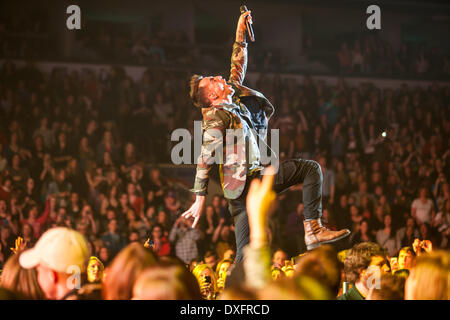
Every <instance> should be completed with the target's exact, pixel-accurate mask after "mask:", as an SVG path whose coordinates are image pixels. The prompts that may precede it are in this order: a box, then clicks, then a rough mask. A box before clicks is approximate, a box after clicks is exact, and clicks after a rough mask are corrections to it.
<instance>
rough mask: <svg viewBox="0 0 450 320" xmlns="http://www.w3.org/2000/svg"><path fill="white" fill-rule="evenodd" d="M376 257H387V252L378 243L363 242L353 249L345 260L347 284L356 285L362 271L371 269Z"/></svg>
mask: <svg viewBox="0 0 450 320" xmlns="http://www.w3.org/2000/svg"><path fill="white" fill-rule="evenodd" d="M375 256H383V257H384V256H385V250H384V249H383V248H382V247H381V246H380V245H379V244H377V243H374V242H362V243H359V244H356V245H355V246H354V247H353V248H351V249H350V250H349V251H348V253H347V256H346V257H345V260H344V271H345V278H346V280H347V282H351V283H356V282H357V281H358V280H359V276H360V273H361V271H362V270H364V269H367V268H368V267H369V265H370V262H371V261H372V258H373V257H375Z"/></svg>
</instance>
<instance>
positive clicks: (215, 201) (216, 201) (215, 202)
mask: <svg viewBox="0 0 450 320" xmlns="http://www.w3.org/2000/svg"><path fill="white" fill-rule="evenodd" d="M212 206H213V207H214V208H218V207H220V197H219V196H214V198H213V201H212Z"/></svg>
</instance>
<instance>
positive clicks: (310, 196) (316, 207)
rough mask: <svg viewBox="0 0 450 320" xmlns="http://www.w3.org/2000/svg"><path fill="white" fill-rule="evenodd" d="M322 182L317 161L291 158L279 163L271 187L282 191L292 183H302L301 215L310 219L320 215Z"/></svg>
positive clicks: (279, 191)
mask: <svg viewBox="0 0 450 320" xmlns="http://www.w3.org/2000/svg"><path fill="white" fill-rule="evenodd" d="M322 182H323V176H322V169H321V168H320V165H319V163H318V162H316V161H314V160H305V159H292V160H286V161H283V162H282V163H280V166H279V168H278V172H277V174H276V175H275V182H274V186H273V188H274V190H275V192H277V193H282V192H283V191H286V190H287V189H289V188H290V187H292V186H294V185H297V184H303V204H304V206H305V208H304V211H303V215H304V217H305V220H312V219H319V218H320V217H321V216H322Z"/></svg>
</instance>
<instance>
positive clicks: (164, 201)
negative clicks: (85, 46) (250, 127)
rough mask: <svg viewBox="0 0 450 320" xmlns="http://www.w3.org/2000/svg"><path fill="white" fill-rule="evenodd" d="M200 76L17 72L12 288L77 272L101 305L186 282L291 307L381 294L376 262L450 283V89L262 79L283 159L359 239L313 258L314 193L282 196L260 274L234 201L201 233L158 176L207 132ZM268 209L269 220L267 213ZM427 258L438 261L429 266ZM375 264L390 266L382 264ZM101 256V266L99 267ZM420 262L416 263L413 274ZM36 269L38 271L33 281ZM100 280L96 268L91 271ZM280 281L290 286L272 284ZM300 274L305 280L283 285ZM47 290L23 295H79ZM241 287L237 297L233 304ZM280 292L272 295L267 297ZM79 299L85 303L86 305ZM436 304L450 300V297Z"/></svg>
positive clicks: (8, 138)
mask: <svg viewBox="0 0 450 320" xmlns="http://www.w3.org/2000/svg"><path fill="white" fill-rule="evenodd" d="M189 76H190V73H188V72H185V71H165V70H162V69H149V70H147V71H146V72H145V73H144V74H143V76H142V78H141V79H139V80H138V81H133V80H132V79H131V78H130V77H129V75H127V74H126V73H125V72H124V70H123V69H121V68H120V67H114V68H111V69H110V70H104V71H102V72H99V73H96V72H94V71H92V70H86V71H84V72H82V73H79V72H76V71H74V72H71V73H67V72H65V71H64V70H61V69H54V70H52V72H51V73H50V74H48V73H45V72H42V71H41V70H39V69H38V68H37V67H36V66H35V65H33V63H31V62H29V63H27V64H26V65H25V66H24V67H18V66H17V65H15V64H13V63H12V62H9V61H8V62H5V63H4V64H3V66H2V70H1V73H0V218H1V220H0V228H1V232H0V240H1V241H0V248H1V254H0V264H1V265H3V269H4V271H3V275H2V279H3V276H5V279H7V278H8V277H9V276H8V274H9V272H10V271H7V270H10V269H11V268H13V269H14V270H16V271H17V275H18V276H19V275H20V276H24V277H26V279H28V280H24V281H26V282H30V281H34V282H33V283H36V282H35V280H36V279H35V278H33V277H36V272H41V271H42V272H50V271H51V270H53V271H54V272H56V273H61V272H65V271H64V270H66V269H64V268H67V267H68V266H71V265H76V266H79V268H80V270H84V271H83V273H85V274H86V277H87V278H89V277H90V278H91V279H93V278H95V279H96V280H95V281H92V283H96V282H97V286H93V287H89V288H90V289H92V290H93V291H94V292H97V294H99V290H100V291H101V295H100V296H101V297H104V298H105V299H119V298H120V299H129V298H132V297H135V298H139V297H140V298H143V297H151V294H153V293H154V292H153V293H152V290H148V288H149V286H150V287H152V286H157V285H160V286H162V284H161V283H165V282H164V281H172V280H173V281H174V282H173V284H174V288H175V287H176V288H178V287H177V286H175V284H179V283H184V285H185V286H191V285H192V286H193V287H195V288H196V289H193V288H192V287H189V288H190V289H189V290H188V292H190V293H189V294H193V295H194V296H189V297H197V296H195V294H198V292H200V296H202V297H203V298H204V299H216V298H220V297H222V298H227V297H228V298H230V299H231V298H233V297H241V298H243V297H247V298H251V297H259V298H267V299H270V298H276V297H277V296H276V295H277V294H279V295H281V296H279V297H282V292H281V291H280V290H281V287H280V286H286V288H290V290H291V291H289V292H292V295H291V296H289V297H291V298H295V297H297V298H299V297H303V298H309V299H313V298H321V297H322V298H323V297H329V298H333V297H336V296H338V295H339V296H341V295H340V292H339V291H336V290H338V289H342V288H343V283H344V282H349V283H351V284H352V286H351V288H349V289H348V290H346V292H345V293H344V294H343V295H342V297H343V298H349V297H348V296H349V295H350V296H353V297H355V296H358V294H360V295H361V297H364V298H366V297H367V295H368V294H369V293H370V292H371V291H370V288H368V287H367V284H365V282H364V281H363V280H361V279H360V278H361V277H362V276H364V278H363V279H366V278H370V276H368V275H370V274H368V273H367V272H365V271H364V270H365V269H366V268H368V267H369V266H370V265H374V266H378V267H379V269H380V270H384V272H385V273H386V274H391V276H393V275H394V274H393V273H394V272H397V271H398V270H404V269H411V268H417V270H419V268H420V266H421V263H423V265H422V266H423V268H424V269H423V270H425V271H421V272H426V270H427V269H426V268H428V266H429V265H430V264H436V265H437V266H438V269H439V268H442V269H443V270H447V271H448V251H447V252H446V253H442V252H441V251H440V249H444V250H448V237H449V226H450V224H449V223H450V213H449V211H450V204H449V201H450V199H449V192H448V179H449V160H448V155H449V154H450V153H449V150H450V149H449V147H450V146H449V141H450V140H449V138H450V136H449V133H450V118H449V111H450V110H449V106H450V88H449V87H448V86H447V87H445V86H440V85H438V84H437V83H435V84H432V85H431V86H429V87H427V88H420V87H417V88H409V87H408V86H406V85H405V86H402V87H401V88H398V89H386V90H382V89H380V88H377V87H376V86H374V85H373V84H370V83H362V84H361V85H359V86H354V87H350V86H348V85H347V84H346V83H345V81H344V80H342V79H341V80H340V81H339V82H338V83H337V85H336V86H330V85H327V84H325V83H323V82H320V81H316V80H314V79H313V78H311V77H308V76H305V77H304V80H303V82H301V83H299V82H298V81H297V80H296V79H295V78H284V79H282V78H281V77H279V76H274V77H271V78H270V77H267V76H266V75H264V74H261V75H260V76H259V78H258V80H257V82H256V83H255V84H253V85H252V87H255V88H258V90H260V91H262V92H264V93H265V94H266V96H267V97H268V98H269V100H270V101H272V102H273V104H274V105H275V106H276V108H277V112H276V113H275V116H274V118H273V119H272V120H271V122H270V127H271V128H275V129H278V128H279V129H280V135H279V137H280V140H279V147H280V159H281V160H283V159H285V158H306V159H316V160H318V162H319V163H320V164H321V167H322V172H323V177H324V183H323V221H324V223H325V225H326V226H327V227H328V228H330V229H337V228H348V229H350V230H352V235H351V237H350V238H349V239H348V241H347V242H345V241H344V243H341V244H339V246H338V247H337V248H338V249H348V248H351V250H350V251H348V252H346V251H344V252H343V253H342V255H345V256H346V257H345V258H342V257H341V262H339V259H338V257H339V256H338V255H337V253H336V252H334V251H333V250H334V249H332V248H327V247H325V248H320V249H319V250H317V251H312V252H310V253H306V254H304V253H305V251H306V250H305V248H304V242H303V238H304V230H303V224H302V223H301V221H302V211H303V207H302V203H299V202H300V201H299V199H301V192H302V190H301V186H299V187H295V188H292V189H291V190H289V191H288V192H286V193H284V194H283V195H281V196H280V197H278V199H277V202H278V203H277V206H276V211H277V214H273V215H271V216H270V217H268V218H267V229H264V233H265V234H267V241H264V243H258V244H256V245H255V246H254V248H253V249H255V248H256V249H255V250H253V251H252V250H250V249H249V250H247V251H248V253H247V254H246V255H248V256H249V257H247V258H246V260H245V261H253V262H252V263H245V262H244V265H238V264H235V263H234V254H235V239H234V227H233V224H232V222H231V217H230V214H229V212H228V206H227V201H226V200H225V199H224V198H223V196H222V195H216V196H214V197H213V200H212V201H211V203H210V204H209V205H208V206H207V207H206V210H205V212H204V214H203V217H202V220H201V221H200V223H199V225H198V227H197V228H194V229H192V228H190V227H189V226H190V222H189V221H187V220H186V219H184V218H181V217H180V213H181V212H183V211H184V209H186V207H185V206H184V205H182V201H181V199H180V194H178V193H177V190H176V188H174V187H173V186H172V185H171V183H170V178H171V177H168V176H164V175H162V174H161V171H160V170H159V168H158V167H157V165H156V164H158V163H163V162H166V163H167V162H170V151H171V147H172V144H171V142H170V134H171V132H172V131H173V130H174V129H175V128H188V129H189V130H191V131H192V130H193V121H194V120H199V119H200V118H201V115H200V113H199V110H198V109H196V108H194V107H192V105H191V102H190V101H189V100H188V99H189V95H188V92H187V90H188V85H187V81H188V80H187V79H188V78H189ZM270 139H271V138H270V137H269V141H270ZM261 197H262V195H261ZM255 199H256V198H255ZM254 201H255V202H258V201H256V200H254ZM255 212H256V213H258V214H259V215H266V213H267V212H266V210H264V208H262V209H261V208H260V209H256V210H255ZM256 213H254V215H257V214H256ZM249 214H250V213H249ZM257 225H260V224H257ZM61 228H63V229H61ZM66 228H67V229H66ZM255 229H258V228H253V230H255ZM47 230H48V231H47ZM52 230H62V231H52ZM68 230H69V231H68ZM71 230H72V231H71ZM73 230H77V233H74V235H73V237H72V236H71V237H72V239H75V238H76V239H78V240H77V241H76V244H74V243H69V244H64V241H60V242H61V247H56V248H55V251H53V249H49V246H50V247H52V244H51V243H50V244H49V243H48V240H46V236H44V235H43V234H44V233H45V232H46V231H47V232H48V234H50V235H51V234H52V233H53V232H56V234H54V235H53V236H55V237H62V239H65V238H67V237H68V234H72V233H73V232H75V231H73ZM46 234H47V233H46ZM18 237H20V238H18ZM38 239H40V240H39V241H38ZM80 239H81V240H80ZM416 239H417V240H416ZM72 241H75V240H72ZM40 242H42V244H41V245H40ZM84 242H86V243H84ZM64 245H67V246H69V247H70V246H72V245H76V246H78V247H80V248H81V249H80V250H78V251H77V252H78V253H79V255H78V256H77V257H71V256H68V257H67V261H63V262H61V261H59V260H58V261H56V260H55V259H54V257H53V258H52V257H51V256H47V254H48V255H51V254H59V253H58V252H68V251H69V250H67V248H68V247H64ZM41 246H42V247H41ZM84 246H86V248H84ZM407 247H410V248H409V249H408V248H407ZM11 248H13V249H14V250H11ZM31 248H34V249H31ZM39 248H41V249H39ZM27 249H31V250H34V251H33V252H34V254H35V255H36V256H35V261H36V259H44V260H45V261H47V262H48V263H49V265H47V269H43V268H41V267H39V264H33V263H31V262H30V261H25V260H26V258H23V259H25V260H24V261H23V262H20V261H21V258H20V257H19V256H20V255H22V253H21V252H22V251H23V250H27ZM44 249H45V250H44ZM58 250H61V251H58ZM422 250H423V251H425V253H424V254H423V253H422V252H421V251H422ZM14 251H15V252H17V253H14ZM433 251H435V253H433ZM54 252H56V253H54ZM23 254H24V253H23ZM416 255H417V256H420V255H422V256H423V257H418V258H417V265H416V266H415V267H414V264H413V261H415V259H414V256H416ZM374 256H377V257H381V258H382V259H381V258H380V259H379V261H378V262H377V263H375V262H373V260H374V259H372V258H373V257H374ZM405 256H409V260H408V259H407V258H405ZM86 257H87V258H89V257H93V258H91V259H90V260H89V262H90V264H89V265H90V267H88V268H87V269H85V267H84V261H85V260H87V259H85V258H86ZM29 259H31V258H29ZM71 259H75V260H76V261H75V262H74V261H72V260H71ZM327 259H331V260H327ZM333 259H334V260H333ZM405 259H407V260H408V261H410V264H409V266H407V267H405V263H404V261H403V260H405ZM446 259H447V260H446ZM44 260H43V261H44ZM375 260H376V259H375ZM271 261H272V262H271ZM314 261H316V262H317V261H320V262H324V263H325V261H329V266H330V270H328V269H327V270H316V269H314V268H311V266H314V265H316V264H317V263H315V262H314ZM402 261H403V262H402ZM433 261H434V262H433ZM341 263H343V264H344V268H343V267H342V265H341ZM352 263H354V264H355V265H352ZM402 263H403V264H402ZM60 264H62V265H60ZM325 264H327V265H328V262H326V263H325ZM397 265H403V267H397ZM8 266H9V267H8ZM169 266H170V268H169ZM306 266H308V267H306ZM180 267H184V268H180ZM21 268H25V269H26V270H31V271H29V272H28V271H27V272H25V273H22V271H24V270H22V269H21ZM27 268H28V269H27ZM90 268H92V269H93V270H96V271H95V272H94V271H92V272H93V273H92V274H91V275H90V274H89V272H90V271H89V270H91V269H90ZM149 268H150V269H151V270H153V271H152V272H150V271H148V269H149ZM324 268H325V267H324ZM446 268H447V269H446ZM231 269H232V270H233V272H231V271H230V270H231ZM310 269H311V270H316V271H317V274H314V272H315V271H308V270H310ZM363 269H364V270H363ZM397 269H398V270H397ZM49 270H50V271H49ZM85 270H87V271H88V272H87V273H86V272H85ZM127 270H128V272H126V271H127ZM139 270H142V279H141V275H140V271H139ZM167 270H171V271H170V272H169V271H167ZM186 270H187V271H188V272H187V273H186V272H185V271H186ZM248 270H252V272H246V271H248ZM298 270H303V271H298ZM331 270H334V271H331ZM355 270H356V271H355ZM388 270H389V271H388ZM420 270H422V269H420ZM439 270H441V269H439ZM147 271H148V272H147ZM256 271H258V272H256ZM308 272H311V273H312V274H311V275H309V274H308ZM328 272H332V273H333V272H334V273H333V275H329V274H328ZM102 273H104V275H105V276H104V278H103V276H102V275H101V274H102ZM228 273H230V275H229V276H228ZM356 273H358V275H357V274H356ZM361 273H363V275H361ZM405 273H407V272H405V271H400V272H399V274H405ZM233 274H234V275H233ZM319 274H322V277H325V278H326V279H325V278H323V279H318V280H317V282H318V284H317V288H319V289H318V290H316V291H311V290H310V289H308V288H310V284H309V283H310V282H309V281H310V280H309V278H313V279H315V277H319ZM351 274H353V276H352V275H351ZM417 274H419V271H418V272H417ZM108 275H112V276H110V277H108ZM119 275H120V276H119ZM303 275H308V276H307V277H306V278H305V277H303ZM54 276H55V277H56V278H58V277H57V276H56V275H54ZM138 276H139V279H141V281H138ZM192 276H194V278H192ZM244 276H246V277H247V278H249V279H253V280H248V281H249V283H247V285H249V288H247V289H246V290H244V289H243V288H241V289H242V290H243V291H241V290H237V291H233V290H234V289H232V288H233V286H232V284H233V282H235V283H237V284H239V283H241V284H242V283H243V281H242V277H244ZM397 276H398V275H397ZM416 276H417V277H419V275H416ZM240 277H241V278H240ZM252 277H253V278H252ZM271 277H272V278H274V279H275V281H278V280H279V282H271V281H270V278H271ZM291 277H294V278H295V279H297V280H298V281H296V282H289V281H284V280H283V279H288V278H291ZM330 277H331V278H330ZM436 277H440V274H439V273H436ZM33 279H34V280H33ZM58 279H59V278H58ZM61 279H62V280H61ZM61 279H59V280H61V281H63V280H64V279H65V278H64V277H62V278H61ZM119 279H120V280H119ZM161 279H163V280H161ZM164 279H166V280H164ZM189 279H190V280H189ZM192 279H194V280H195V279H197V280H198V281H197V282H195V281H192ZM333 279H334V280H333ZM336 279H337V280H336ZM346 279H348V281H345V280H346ZM408 279H409V278H408ZM437 279H438V278H437ZM2 281H3V280H2ZM64 281H65V280H64ZM417 281H419V280H417ZM436 281H437V280H436ZM88 282H89V281H88ZM98 282H99V283H98ZM135 282H136V287H135V288H133V287H132V285H133V284H134V283H135ZM360 282H361V283H363V284H361V283H360ZM2 283H3V282H2ZM5 283H6V282H5ZM13 283H15V286H16V287H14V286H9V288H10V289H12V290H13V291H20V290H19V289H18V287H17V286H18V284H17V282H13ZM61 283H62V282H61ZM188 283H189V284H188ZM358 283H359V284H358ZM381 283H388V286H389V285H391V286H394V287H395V286H397V285H399V284H398V280H397V278H389V277H388V276H386V279H384V278H383V279H382V280H381ZM138 284H139V285H138ZM39 285H40V286H37V287H35V288H34V289H35V291H33V292H34V293H31V292H22V294H25V295H27V296H32V297H35V298H36V297H37V298H39V297H40V298H42V297H43V295H42V294H43V293H44V294H45V297H47V298H52V299H54V298H67V297H69V296H67V297H66V294H67V293H68V292H64V290H62V289H61V288H60V287H59V286H57V287H55V288H51V289H49V288H48V287H46V285H45V284H42V283H39ZM228 285H229V286H230V290H225V291H223V293H222V289H223V288H224V287H227V286H228ZM327 285H328V286H329V287H327ZM416 285H417V284H416ZM4 286H7V285H4ZM24 286H25V287H26V284H25V285H24ZM99 286H100V287H101V288H100V289H99V288H98V287H99ZM196 286H198V288H197V287H196ZM268 286H269V287H273V290H262V288H267V287H268ZM364 286H366V288H365V287H364ZM399 286H400V285H399ZM322 287H323V288H322ZM400 287H401V286H400ZM27 288H28V287H27ZM39 288H40V289H39ZM89 288H85V290H86V291H89V290H88V289H89ZM106 288H109V289H106ZM111 288H115V289H111ZM180 288H186V287H183V286H181V287H180ZM320 288H322V289H323V290H322V289H320ZM330 288H331V289H330ZM352 288H353V290H352ZM191 289H192V290H193V291H190V290H191ZM197 289H198V290H199V291H196V290H197ZM328 289H330V290H331V291H330V290H328ZM394 289H395V288H394ZM394 289H392V291H395V290H397V291H396V292H395V294H398V293H399V291H398V288H397V289H395V290H394ZM39 290H42V291H39ZM46 290H50V292H51V293H48V292H47V291H46ZM105 290H106V291H105ZM111 290H113V291H114V290H115V293H112V292H113V291H111ZM174 290H175V289H174ZM180 290H184V289H180ZM355 290H356V291H355ZM381 290H382V289H381ZM402 290H403V289H402ZM78 291H79V290H78ZM78 291H76V292H73V293H74V294H76V295H78V294H81V293H80V292H78ZM107 291H109V293H108V292H107ZM372 291H373V290H372ZM400 291H401V290H400ZM444 291H445V290H444ZM58 292H59V293H58ZM61 292H64V294H62V295H61V294H60V293H61ZM89 292H90V291H89ZM124 292H125V293H127V292H128V293H127V294H126V295H122V294H124ZM330 292H331V293H330ZM414 292H416V291H414ZM322 293H323V295H322ZM161 294H162V293H161ZM174 294H175V293H174ZM177 294H178V293H177ZM180 294H181V293H180ZM183 294H184V293H183ZM272 294H273V295H274V296H271V295H272ZM383 294H384V293H383V292H376V291H375V292H371V295H375V296H377V295H378V296H383ZM411 294H412V295H410V296H409V297H410V298H411V297H413V296H414V294H413V293H411ZM430 294H431V293H430ZM100 296H99V295H97V298H98V297H100ZM171 297H174V296H171ZM176 297H179V296H176ZM183 297H186V296H183ZM402 297H403V295H402ZM429 297H431V296H429ZM433 297H434V298H438V299H439V298H446V297H448V293H447V296H445V295H444V293H441V295H440V296H433ZM154 298H156V296H154Z"/></svg>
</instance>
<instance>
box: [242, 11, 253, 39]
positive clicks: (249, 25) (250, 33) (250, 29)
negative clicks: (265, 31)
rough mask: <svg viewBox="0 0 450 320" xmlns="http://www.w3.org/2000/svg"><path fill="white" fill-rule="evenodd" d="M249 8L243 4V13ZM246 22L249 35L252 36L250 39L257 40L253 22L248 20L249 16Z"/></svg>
mask: <svg viewBox="0 0 450 320" xmlns="http://www.w3.org/2000/svg"><path fill="white" fill-rule="evenodd" d="M247 11H248V9H247V7H246V6H241V14H242V13H244V12H247ZM245 24H246V25H247V32H248V36H249V37H250V40H251V41H252V42H255V35H254V34H253V28H252V24H251V23H250V22H248V18H247V19H246V21H245Z"/></svg>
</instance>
